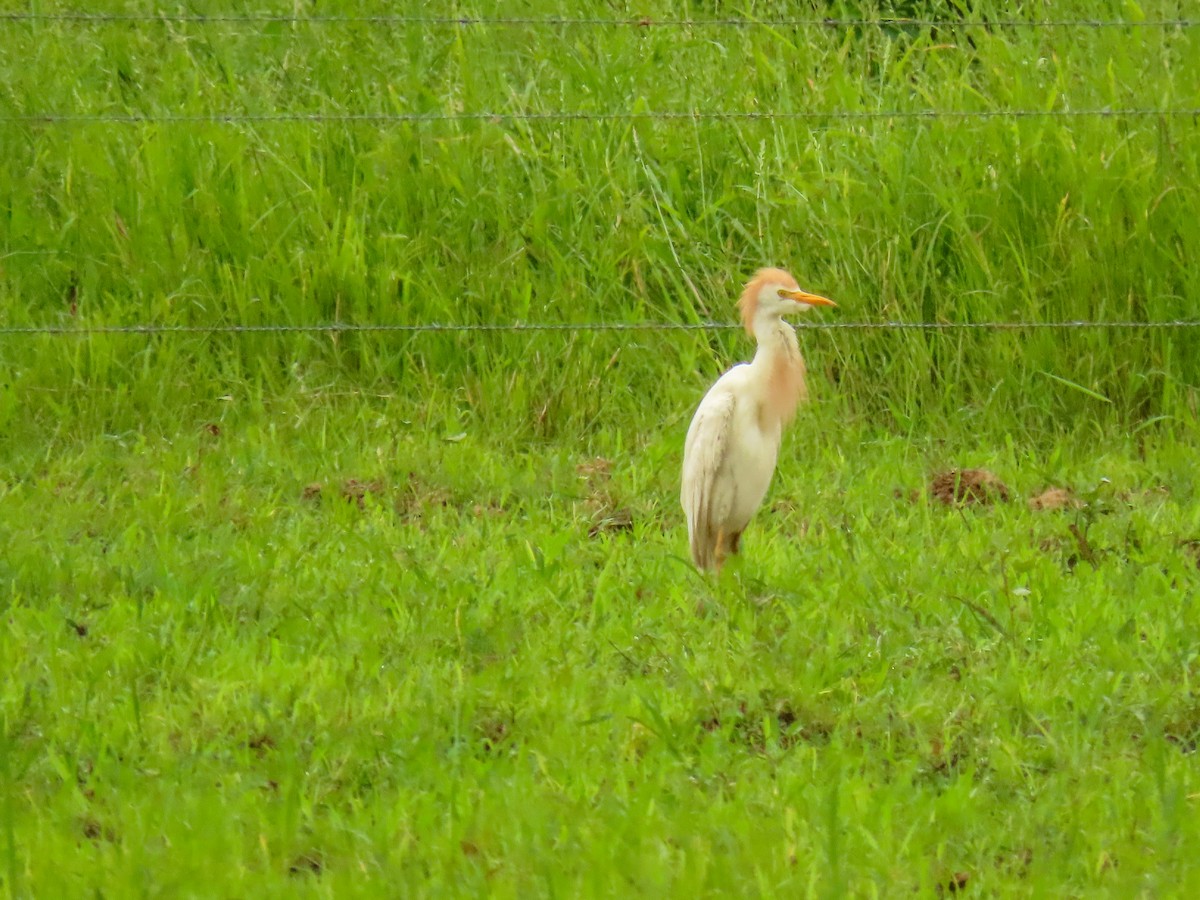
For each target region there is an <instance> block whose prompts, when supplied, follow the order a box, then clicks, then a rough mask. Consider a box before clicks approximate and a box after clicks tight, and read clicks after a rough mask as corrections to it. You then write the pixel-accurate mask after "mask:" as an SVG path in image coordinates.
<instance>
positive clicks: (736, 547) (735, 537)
mask: <svg viewBox="0 0 1200 900" xmlns="http://www.w3.org/2000/svg"><path fill="white" fill-rule="evenodd" d="M729 552H730V553H732V554H733V555H734V556H736V555H737V554H739V553H741V552H742V533H741V532H740V531H735V532H734V533H733V534H731V535H730V536H729Z"/></svg>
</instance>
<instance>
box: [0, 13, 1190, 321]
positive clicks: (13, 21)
mask: <svg viewBox="0 0 1200 900" xmlns="http://www.w3.org/2000/svg"><path fill="white" fill-rule="evenodd" d="M38 23H42V24H55V23H57V24H62V25H78V26H84V27H86V26H114V25H122V24H125V25H137V24H160V25H169V24H174V25H182V26H192V25H210V24H216V25H220V24H242V25H289V26H293V27H299V26H310V25H311V26H316V27H322V26H339V25H340V26H373V27H391V28H412V27H420V28H472V27H477V28H505V27H545V28H555V29H562V28H642V29H649V28H673V29H694V28H744V29H749V28H798V29H799V28H807V29H849V28H880V29H884V28H887V29H895V28H922V29H924V28H930V29H978V28H988V29H1047V30H1049V29H1056V30H1059V29H1117V28H1127V29H1142V30H1145V29H1156V30H1163V31H1171V30H1174V31H1182V30H1187V29H1191V28H1194V27H1196V26H1198V25H1200V19H1190V18H1160V19H1144V20H1141V21H1137V20H1124V19H1028V20H1027V19H1013V18H998V19H992V20H982V19H981V20H962V19H945V18H896V17H881V18H814V17H807V18H804V17H800V18H791V17H782V18H765V19H750V18H698V19H693V18H654V17H650V16H642V17H632V18H631V17H612V18H602V17H586V16H585V17H569V16H551V17H528V16H492V17H485V16H439V15H307V16H301V15H288V14H272V13H219V14H213V15H204V14H199V13H169V12H153V13H88V12H78V11H60V12H45V13H42V12H34V11H14V12H2V13H0V26H5V25H20V24H29V25H34V24H38ZM243 34H245V33H243ZM257 34H259V35H261V36H263V37H269V36H270V35H271V32H266V31H264V32H259V33H257ZM1150 117H1160V118H1182V119H1186V118H1191V119H1196V120H1200V107H1130V108H1088V109H1069V108H1057V109H959V110H954V109H892V110H773V111H770V112H761V111H755V110H698V109H697V110H641V111H638V110H621V111H605V110H549V111H546V110H540V111H528V110H517V111H467V112H325V111H321V112H303V111H297V112H281V113H253V112H220V111H217V112H210V113H199V114H172V113H111V112H104V113H68V112H42V113H18V114H0V123H9V124H23V125H42V126H89V125H114V126H119V125H141V124H154V125H190V124H228V125H237V124H248V125H259V124H271V123H311V124H351V123H375V124H405V123H407V124H422V123H431V122H493V123H506V122H529V123H538V122H544V123H567V122H583V123H603V122H639V121H663V122H681V121H690V122H738V121H776V120H781V121H789V120H791V121H880V120H884V121H886V120H937V119H948V120H962V119H979V120H989V119H1014V120H1019V119H1080V118H1150ZM18 252H27V253H34V254H44V253H50V254H54V253H56V252H57V251H53V250H50V251H46V250H30V251H18ZM9 255H15V253H13V254H9ZM0 258H2V257H0ZM740 327H741V326H739V325H736V324H733V323H719V322H696V323H685V322H584V323H548V322H540V323H539V322H506V323H417V324H383V323H340V322H335V323H308V324H259V325H249V324H211V325H168V324H157V323H135V324H123V325H91V324H86V323H82V322H81V323H78V324H57V325H55V324H39V325H0V337H3V338H19V337H35V336H57V337H77V338H78V337H89V336H93V335H142V336H167V335H218V334H233V335H237V334H305V333H307V334H329V335H340V334H368V333H385V334H386V333H393V334H426V333H521V332H529V333H532V332H567V333H587V332H637V331H658V332H664V331H679V332H706V331H708V332H716V331H732V330H736V329H738V328H740ZM796 327H797V328H798V329H800V330H806V331H867V330H872V331H933V332H949V331H1025V330H1056V331H1062V330H1078V329H1107V330H1120V331H1128V330H1154V329H1192V328H1200V320H1190V319H1172V320H1163V321H1129V320H1126V321H1087V320H1071V321H1057V322H1055V321H1049V322H1047V321H1015V322H1009V321H987V322H904V321H879V322H814V323H797V325H796Z"/></svg>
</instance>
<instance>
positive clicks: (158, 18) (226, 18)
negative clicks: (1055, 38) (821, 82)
mask: <svg viewBox="0 0 1200 900" xmlns="http://www.w3.org/2000/svg"><path fill="white" fill-rule="evenodd" d="M6 22H9V23H18V22H59V23H76V24H96V25H103V24H122V23H144V22H150V23H154V22H157V23H163V24H166V23H173V24H181V25H207V24H267V25H385V26H393V27H407V26H424V27H438V28H445V27H450V28H466V27H484V28H489V27H496V28H504V27H526V26H533V27H546V28H660V27H664V28H833V29H842V28H1032V29H1036V28H1047V29H1048V28H1094V29H1098V28H1158V29H1171V28H1192V27H1194V26H1196V25H1197V24H1200V20H1196V19H1146V20H1143V21H1140V22H1138V21H1131V20H1128V19H995V20H991V21H987V20H978V21H965V20H962V19H937V18H928V19H911V18H903V17H895V18H891V17H885V18H878V19H868V18H844V19H843V18H815V17H809V18H774V19H747V18H712V19H679V18H665V19H658V18H654V17H653V16H640V17H636V18H599V17H587V16H581V17H571V16H547V17H541V18H539V17H533V16H406V15H357V16H356V15H315V16H297V15H286V14H271V13H217V14H214V15H202V14H198V13H86V12H62V13H35V12H7V13H0V23H6Z"/></svg>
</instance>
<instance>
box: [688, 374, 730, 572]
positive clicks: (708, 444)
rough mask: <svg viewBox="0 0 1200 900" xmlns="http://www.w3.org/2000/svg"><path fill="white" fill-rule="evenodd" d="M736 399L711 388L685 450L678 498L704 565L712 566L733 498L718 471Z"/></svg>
mask: <svg viewBox="0 0 1200 900" xmlns="http://www.w3.org/2000/svg"><path fill="white" fill-rule="evenodd" d="M736 406H737V398H736V397H735V396H734V395H733V393H732V392H730V391H709V393H708V394H707V395H706V396H705V398H704V399H703V400H702V401H700V407H699V408H698V409H697V410H696V415H695V416H694V417H693V418H692V424H691V426H690V427H689V428H688V433H687V441H686V442H685V444H684V449H683V482H682V486H681V488H680V492H679V494H680V496H679V500H680V502H681V503H682V504H683V511H684V514H685V515H686V516H687V524H688V542H689V543H690V544H691V548H692V559H694V560H695V561H696V565H698V566H700V567H701V568H710V567H711V566H712V565H713V562H714V559H713V555H714V552H715V551H716V546H717V535H718V532H719V531H720V523H721V521H722V520H723V519H724V518H725V516H726V515H727V514H728V511H729V507H730V506H732V503H733V498H732V496H731V495H729V491H728V490H722V489H721V485H720V484H719V482H718V474H719V473H720V471H721V466H722V464H723V463H724V461H725V454H726V453H727V452H728V447H729V436H730V434H731V433H732V431H733V413H734V409H735V407H736Z"/></svg>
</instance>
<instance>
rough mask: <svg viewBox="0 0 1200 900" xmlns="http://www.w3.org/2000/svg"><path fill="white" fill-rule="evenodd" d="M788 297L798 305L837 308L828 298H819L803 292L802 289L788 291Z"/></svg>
mask: <svg viewBox="0 0 1200 900" xmlns="http://www.w3.org/2000/svg"><path fill="white" fill-rule="evenodd" d="M787 295H788V296H789V297H791V298H792V299H793V300H795V301H796V302H797V303H807V304H808V305H809V306H837V304H836V303H834V302H833V301H832V300H830V299H829V298H828V297H819V296H817V295H816V294H810V293H809V292H808V291H802V290H800V288H796V290H794V291H788V292H787Z"/></svg>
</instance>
